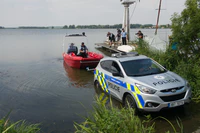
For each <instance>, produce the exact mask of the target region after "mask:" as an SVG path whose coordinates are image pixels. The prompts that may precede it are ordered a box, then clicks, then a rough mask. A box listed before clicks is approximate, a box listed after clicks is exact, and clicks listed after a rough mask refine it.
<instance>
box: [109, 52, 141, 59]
mask: <svg viewBox="0 0 200 133" xmlns="http://www.w3.org/2000/svg"><path fill="white" fill-rule="evenodd" d="M132 56H139V54H138V52H128V53H126V52H119V53H114V54H112V55H111V57H116V58H120V57H132Z"/></svg>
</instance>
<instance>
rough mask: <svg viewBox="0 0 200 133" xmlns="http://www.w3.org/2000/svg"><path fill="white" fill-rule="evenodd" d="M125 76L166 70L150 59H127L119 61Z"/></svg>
mask: <svg viewBox="0 0 200 133" xmlns="http://www.w3.org/2000/svg"><path fill="white" fill-rule="evenodd" d="M121 64H122V67H123V68H124V71H125V73H126V75H127V76H145V75H152V74H159V73H164V72H166V70H165V69H164V68H162V67H161V66H160V65H159V64H158V63H156V62H155V61H153V60H151V59H139V60H129V61H124V62H121Z"/></svg>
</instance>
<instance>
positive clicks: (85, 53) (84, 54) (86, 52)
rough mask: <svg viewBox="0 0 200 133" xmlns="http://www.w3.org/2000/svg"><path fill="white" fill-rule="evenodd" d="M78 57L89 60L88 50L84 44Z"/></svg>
mask: <svg viewBox="0 0 200 133" xmlns="http://www.w3.org/2000/svg"><path fill="white" fill-rule="evenodd" d="M78 55H79V56H82V57H84V58H87V55H88V48H87V47H86V46H85V44H84V42H82V43H81V49H80V53H79V54H78Z"/></svg>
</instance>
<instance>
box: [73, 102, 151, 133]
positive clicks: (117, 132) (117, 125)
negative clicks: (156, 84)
mask: <svg viewBox="0 0 200 133" xmlns="http://www.w3.org/2000/svg"><path fill="white" fill-rule="evenodd" d="M148 122H150V119H148V118H147V120H143V121H141V120H140V119H139V117H138V116H135V115H134V109H133V108H130V107H129V108H127V109H125V108H122V109H118V108H114V107H113V105H112V101H111V100H110V105H109V106H106V105H105V104H104V103H103V102H101V101H100V100H98V99H97V104H96V105H94V112H92V114H91V116H89V117H86V118H85V122H83V123H82V124H78V123H75V124H74V126H75V129H76V133H154V123H153V124H151V125H148Z"/></svg>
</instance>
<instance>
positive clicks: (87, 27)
mask: <svg viewBox="0 0 200 133" xmlns="http://www.w3.org/2000/svg"><path fill="white" fill-rule="evenodd" d="M170 27H171V25H169V24H166V25H159V28H170ZM4 28H6V27H3V26H0V29H4ZM17 28H18V29H118V28H119V29H121V28H122V24H114V25H64V26H47V27H45V26H20V27H17ZM130 28H132V29H133V28H142V29H145V28H148V29H150V28H155V25H153V24H144V25H142V24H130Z"/></svg>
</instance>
